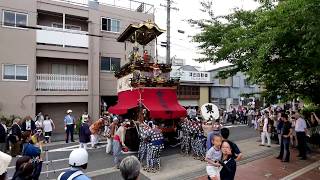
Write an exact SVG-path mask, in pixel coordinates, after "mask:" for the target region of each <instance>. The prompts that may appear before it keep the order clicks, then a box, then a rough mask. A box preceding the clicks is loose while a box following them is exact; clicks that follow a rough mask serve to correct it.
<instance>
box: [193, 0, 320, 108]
mask: <svg viewBox="0 0 320 180" xmlns="http://www.w3.org/2000/svg"><path fill="white" fill-rule="evenodd" d="M260 2H261V6H260V7H259V8H257V9H256V10H251V11H245V10H241V9H235V10H234V12H233V13H232V14H229V15H226V16H219V17H215V16H214V15H213V12H212V11H211V10H210V8H211V6H212V4H211V5H210V1H209V2H204V3H203V4H204V5H203V7H204V10H203V11H205V12H208V13H209V15H210V17H211V18H210V19H209V20H190V23H193V24H197V25H198V26H200V27H201V28H202V31H201V33H199V34H197V35H195V36H194V37H193V40H194V41H195V42H197V43H199V44H200V45H199V49H200V50H201V53H202V54H203V55H204V58H200V59H197V60H198V61H200V62H204V61H210V62H213V63H218V62H220V61H228V62H230V63H232V64H234V65H235V66H233V67H232V68H230V69H227V70H226V71H223V72H222V73H220V75H219V76H221V77H226V76H231V75H233V74H235V73H236V72H238V71H241V72H244V73H245V74H246V75H248V76H249V79H250V81H251V82H252V83H257V84H261V85H263V86H264V88H265V92H264V93H263V95H264V96H265V97H266V98H267V100H269V101H272V100H276V99H277V98H276V97H277V96H280V97H281V99H282V100H291V99H293V98H297V97H300V98H305V99H308V100H310V101H312V102H314V103H317V104H319V103H320V93H319V92H320V0H281V1H278V2H277V3H276V4H275V3H271V0H260Z"/></svg>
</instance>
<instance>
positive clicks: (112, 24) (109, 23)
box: [101, 18, 120, 33]
mask: <svg viewBox="0 0 320 180" xmlns="http://www.w3.org/2000/svg"><path fill="white" fill-rule="evenodd" d="M101 25H102V27H101V30H103V31H108V32H116V33H118V32H120V20H117V19H111V18H101Z"/></svg>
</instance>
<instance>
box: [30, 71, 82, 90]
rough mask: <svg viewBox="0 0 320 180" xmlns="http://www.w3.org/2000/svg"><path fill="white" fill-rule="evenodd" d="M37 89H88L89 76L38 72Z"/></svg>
mask: <svg viewBox="0 0 320 180" xmlns="http://www.w3.org/2000/svg"><path fill="white" fill-rule="evenodd" d="M36 77H37V79H36V89H37V90H38V91H87V90H88V76H84V75H62V74H37V75H36Z"/></svg>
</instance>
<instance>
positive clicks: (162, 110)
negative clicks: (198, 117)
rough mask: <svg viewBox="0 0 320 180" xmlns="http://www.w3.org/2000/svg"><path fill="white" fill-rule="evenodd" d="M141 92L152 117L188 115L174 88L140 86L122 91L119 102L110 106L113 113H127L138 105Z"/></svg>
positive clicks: (169, 117)
mask: <svg viewBox="0 0 320 180" xmlns="http://www.w3.org/2000/svg"><path fill="white" fill-rule="evenodd" d="M140 94H141V103H142V105H143V106H144V107H145V108H147V110H148V111H149V112H150V117H151V118H156V119H175V118H180V117H184V116H186V114H187V112H186V109H185V108H183V107H182V106H181V105H180V104H179V103H178V100H177V95H176V90H175V89H173V88H139V89H134V90H132V91H131V90H128V91H123V92H120V93H119V95H118V99H119V101H118V104H117V105H115V106H113V107H110V108H109V112H111V113H113V114H119V115H121V114H125V113H127V110H128V109H131V108H134V107H137V106H138V105H139V99H140Z"/></svg>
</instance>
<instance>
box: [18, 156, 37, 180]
mask: <svg viewBox="0 0 320 180" xmlns="http://www.w3.org/2000/svg"><path fill="white" fill-rule="evenodd" d="M37 161H39V159H37V160H33V159H32V158H31V157H29V156H22V157H20V158H19V159H18V160H17V161H16V171H15V173H14V175H13V177H12V180H38V179H39V176H40V173H41V167H42V163H37Z"/></svg>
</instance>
